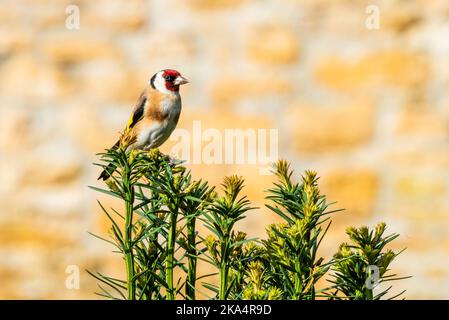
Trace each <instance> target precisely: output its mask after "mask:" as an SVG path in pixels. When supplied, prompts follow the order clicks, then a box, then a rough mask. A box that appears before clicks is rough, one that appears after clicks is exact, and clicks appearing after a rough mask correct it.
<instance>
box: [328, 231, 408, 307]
mask: <svg viewBox="0 0 449 320" xmlns="http://www.w3.org/2000/svg"><path fill="white" fill-rule="evenodd" d="M385 229H386V225H385V223H379V224H378V225H377V226H376V228H375V229H374V230H370V229H369V228H368V227H366V226H363V227H360V228H359V229H356V228H352V227H351V228H348V229H347V230H346V233H347V234H348V236H349V238H350V239H351V244H347V243H343V244H341V245H340V248H339V250H338V252H337V253H336V254H335V259H336V263H335V264H334V265H333V268H332V269H333V271H334V274H333V279H332V280H330V281H331V282H332V283H334V284H335V285H336V288H337V290H336V292H335V293H334V296H337V294H339V293H341V294H342V295H343V296H337V297H336V298H338V299H340V298H344V299H351V300H378V299H380V298H382V297H384V296H385V295H386V294H387V293H388V292H389V290H390V289H391V286H389V287H386V288H384V289H383V288H382V283H386V282H389V281H394V280H400V279H406V278H408V277H402V278H399V277H397V276H396V274H388V271H390V269H389V268H388V267H389V265H390V263H391V262H392V261H393V260H394V259H395V258H396V257H397V256H398V255H399V254H400V253H401V252H402V251H401V252H398V253H395V252H393V251H392V250H386V249H385V246H386V245H387V244H388V243H390V242H391V241H393V240H394V239H396V238H397V237H398V236H399V235H398V234H391V235H389V236H384V235H383V234H384V232H385ZM376 289H379V290H377V291H378V293H375V292H376ZM403 293H404V292H401V293H399V294H397V295H395V296H393V297H391V298H390V299H393V298H396V297H398V296H400V295H401V294H403Z"/></svg>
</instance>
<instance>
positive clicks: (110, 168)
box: [97, 140, 120, 181]
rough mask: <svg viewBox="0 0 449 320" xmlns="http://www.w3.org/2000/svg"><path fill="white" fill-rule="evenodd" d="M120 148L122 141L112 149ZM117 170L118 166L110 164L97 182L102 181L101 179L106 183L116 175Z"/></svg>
mask: <svg viewBox="0 0 449 320" xmlns="http://www.w3.org/2000/svg"><path fill="white" fill-rule="evenodd" d="M119 146H120V140H119V141H117V142H116V143H115V144H114V145H113V146H112V148H111V149H116V148H118V147H119ZM116 168H117V166H116V165H114V164H112V163H110V164H109V165H108V166H107V167H106V169H104V170H103V171H102V172H101V174H100V176H99V177H98V179H97V180H100V179H101V180H104V181H106V180H108V179H109V177H110V176H111V175H112V174H113V173H114V171H115V169H116Z"/></svg>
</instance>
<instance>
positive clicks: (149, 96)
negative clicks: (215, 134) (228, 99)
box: [98, 69, 189, 180]
mask: <svg viewBox="0 0 449 320" xmlns="http://www.w3.org/2000/svg"><path fill="white" fill-rule="evenodd" d="M188 82H189V81H188V80H187V79H186V78H184V77H183V76H181V74H180V73H179V72H178V71H176V70H172V69H164V70H161V71H159V72H157V73H156V74H154V75H153V76H152V77H151V78H150V80H149V81H148V84H147V85H146V87H145V89H144V90H143V92H142V93H141V95H140V97H139V99H138V101H137V104H136V106H135V107H134V110H133V112H132V115H131V117H130V119H129V121H128V124H127V126H126V128H125V130H124V132H123V135H122V137H121V139H119V141H117V143H116V144H115V145H114V146H113V148H117V147H119V146H120V143H121V141H126V145H127V146H126V148H127V150H132V149H141V150H149V149H153V148H157V147H159V146H160V145H162V144H163V143H164V142H165V141H166V140H167V139H168V137H169V136H170V134H171V133H172V132H173V130H174V129H175V128H176V125H177V123H178V119H179V115H180V113H181V96H180V94H179V86H181V85H183V84H186V83H188ZM122 143H123V142H122ZM114 170H115V167H114V166H113V165H110V166H108V167H107V168H106V169H105V170H103V172H102V173H101V174H100V176H99V177H98V179H103V180H107V179H108V178H109V177H110V176H111V174H112V173H113V172H114Z"/></svg>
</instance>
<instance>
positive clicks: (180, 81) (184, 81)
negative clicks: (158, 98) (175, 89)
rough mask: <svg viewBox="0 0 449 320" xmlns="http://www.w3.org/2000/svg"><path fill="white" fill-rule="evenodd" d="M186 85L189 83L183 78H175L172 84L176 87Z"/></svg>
mask: <svg viewBox="0 0 449 320" xmlns="http://www.w3.org/2000/svg"><path fill="white" fill-rule="evenodd" d="M186 83H189V80H187V79H186V78H184V77H183V76H178V77H176V79H175V81H174V84H175V85H177V86H179V85H182V84H186Z"/></svg>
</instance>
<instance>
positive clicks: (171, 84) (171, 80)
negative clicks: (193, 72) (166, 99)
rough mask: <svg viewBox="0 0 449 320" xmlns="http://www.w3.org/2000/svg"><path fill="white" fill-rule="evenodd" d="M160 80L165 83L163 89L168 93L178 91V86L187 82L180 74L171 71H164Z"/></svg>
mask: <svg viewBox="0 0 449 320" xmlns="http://www.w3.org/2000/svg"><path fill="white" fill-rule="evenodd" d="M162 78H164V81H165V88H166V89H167V90H169V91H173V92H177V91H179V86H180V85H183V84H186V83H188V82H189V81H188V80H187V79H186V78H184V77H183V76H181V74H180V73H179V72H178V71H176V70H172V69H166V70H164V71H163V73H162Z"/></svg>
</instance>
